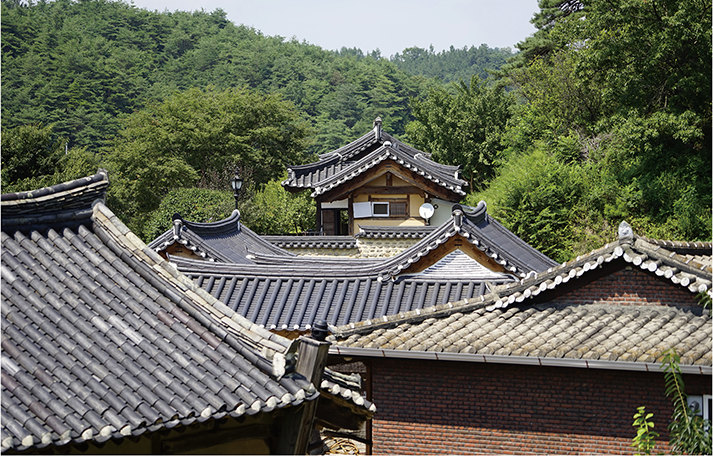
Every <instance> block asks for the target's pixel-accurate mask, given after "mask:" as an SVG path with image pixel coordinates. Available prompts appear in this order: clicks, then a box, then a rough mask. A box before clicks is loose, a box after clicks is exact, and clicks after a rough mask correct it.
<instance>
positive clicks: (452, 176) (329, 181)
mask: <svg viewBox="0 0 713 456" xmlns="http://www.w3.org/2000/svg"><path fill="white" fill-rule="evenodd" d="M384 160H393V161H394V163H395V164H396V166H395V169H400V171H396V172H397V173H400V175H399V177H401V178H403V179H404V180H407V181H409V182H411V183H414V184H416V185H420V186H423V185H424V184H425V185H428V186H430V187H431V189H432V191H434V190H435V191H436V192H437V193H438V194H440V195H441V197H444V198H448V199H449V200H458V199H460V197H462V196H465V191H464V190H463V187H465V186H466V185H467V183H466V182H465V181H464V180H462V179H460V178H458V168H459V167H458V166H451V165H443V164H440V163H437V162H434V161H433V160H431V156H430V154H427V153H425V152H422V151H419V150H417V149H415V148H413V147H411V146H409V145H407V144H405V143H403V142H401V141H399V140H397V139H396V138H394V137H392V136H391V135H388V134H386V133H384V132H383V131H382V130H381V121H380V119H377V120H376V121H375V122H374V129H373V130H372V131H370V132H369V133H367V134H365V135H363V136H362V137H360V138H358V139H357V140H355V141H353V142H351V143H349V144H347V145H346V146H343V147H341V148H339V149H337V150H335V151H332V152H330V153H327V154H322V155H320V157H319V161H318V162H315V163H311V164H307V165H300V166H291V167H289V168H288V178H287V179H286V180H285V181H283V182H282V185H283V186H285V187H286V188H288V189H290V190H293V191H299V190H301V189H305V188H311V189H312V190H313V192H312V196H313V197H321V198H327V199H329V200H334V199H337V198H338V197H339V195H337V194H341V193H344V190H343V191H342V192H340V191H339V190H338V188H344V187H347V186H349V182H351V181H353V180H355V182H354V183H353V184H352V186H354V185H359V182H360V181H359V177H360V176H361V177H362V178H363V176H364V175H365V173H366V175H367V177H368V179H367V181H369V180H371V179H372V178H374V177H377V175H378V173H377V175H374V176H371V175H370V174H369V173H372V174H373V170H374V169H378V165H379V164H380V163H382V162H383V161H384ZM383 172H385V171H383ZM362 183H363V182H362ZM335 195H336V196H335Z"/></svg>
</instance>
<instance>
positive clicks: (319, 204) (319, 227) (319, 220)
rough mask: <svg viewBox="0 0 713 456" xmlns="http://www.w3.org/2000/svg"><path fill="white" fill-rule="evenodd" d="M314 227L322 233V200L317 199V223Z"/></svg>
mask: <svg viewBox="0 0 713 456" xmlns="http://www.w3.org/2000/svg"><path fill="white" fill-rule="evenodd" d="M314 229H315V230H316V231H317V233H322V202H321V201H317V224H316V225H315V227H314Z"/></svg>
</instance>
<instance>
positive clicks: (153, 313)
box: [2, 178, 318, 451]
mask: <svg viewBox="0 0 713 456" xmlns="http://www.w3.org/2000/svg"><path fill="white" fill-rule="evenodd" d="M85 182H90V180H89V181H85ZM104 183H105V179H104V178H98V180H95V181H94V182H93V184H92V183H89V184H87V187H91V186H92V185H94V184H102V185H103V184H104ZM68 187H69V186H64V187H59V188H63V189H64V190H63V191H61V192H55V193H54V195H60V194H62V193H63V192H64V191H66V190H67V189H68ZM80 187H82V185H78V186H72V188H69V190H76V189H79V188H80ZM47 195H49V193H44V194H42V196H41V197H40V198H41V199H43V200H44V199H45V197H46V196H47ZM85 196H86V195H85V194H83V193H79V194H77V193H74V194H71V195H67V194H66V193H65V194H62V198H58V199H55V200H54V203H55V204H60V205H62V206H63V207H68V206H69V207H74V208H75V209H74V210H76V211H79V212H84V211H86V209H87V208H86V206H87V203H90V204H91V206H90V209H89V210H90V211H91V217H90V218H91V222H92V223H89V224H86V225H81V226H79V227H78V228H76V229H61V228H64V227H62V226H58V225H55V228H59V229H51V230H48V231H46V232H38V231H31V232H29V234H25V233H24V232H22V231H20V230H16V229H15V228H14V227H13V228H12V229H11V228H8V226H7V225H6V224H5V220H4V218H3V220H2V222H3V223H2V247H3V255H2V279H3V349H5V348H8V349H9V350H4V351H3V384H5V383H6V382H5V380H7V379H6V378H5V375H6V374H7V376H8V379H9V381H11V382H12V387H11V388H9V389H7V390H3V401H2V411H3V418H6V417H8V418H9V419H8V420H5V419H3V423H2V426H3V439H2V450H3V451H6V450H8V449H11V450H18V451H24V450H26V449H29V448H32V449H35V450H36V449H38V448H43V447H46V446H48V445H51V444H55V445H59V446H62V445H65V444H67V443H69V442H74V443H81V442H86V441H93V442H97V443H102V442H105V441H107V440H110V439H123V438H125V437H127V436H140V435H142V434H144V433H146V432H154V431H157V430H160V429H167V428H171V427H173V426H175V425H177V424H181V423H182V424H184V425H189V424H191V423H193V422H196V421H204V420H206V419H220V418H222V417H224V416H226V415H230V416H232V417H240V416H243V415H245V414H250V415H252V414H255V413H258V412H270V411H271V410H273V409H275V408H284V407H288V406H292V405H298V404H300V403H302V402H304V401H306V400H313V399H316V398H317V397H318V391H317V389H316V388H314V385H312V384H308V383H307V384H305V383H301V380H298V379H296V378H293V377H292V376H290V375H286V374H287V371H288V369H287V368H288V367H289V366H288V365H287V364H288V363H292V362H293V361H292V360H291V358H290V357H289V356H287V355H288V354H289V353H290V352H291V351H293V350H294V349H295V346H294V344H293V342H292V341H290V340H288V339H286V338H284V337H281V336H279V335H277V334H274V333H271V332H269V331H267V330H266V329H265V328H261V327H260V326H259V325H256V324H254V323H253V322H251V321H250V320H249V319H247V318H245V317H243V316H242V315H240V314H238V313H236V312H233V311H232V310H231V309H229V308H227V307H226V306H224V305H223V304H222V303H221V302H219V301H218V300H217V299H216V298H214V297H213V296H212V295H210V294H209V293H207V292H205V291H204V290H203V289H202V288H200V287H199V286H198V285H197V284H196V283H194V282H193V281H191V280H190V279H189V278H188V277H187V276H185V275H184V274H182V273H180V272H179V271H178V270H176V268H175V267H174V266H172V265H171V264H169V263H168V262H166V261H165V260H164V259H162V258H160V257H159V256H158V255H157V254H156V253H155V252H154V251H153V250H151V249H150V248H148V247H147V246H146V244H145V243H143V241H141V240H140V239H139V238H138V237H137V236H135V235H134V234H133V233H132V232H131V231H130V230H129V229H128V228H127V227H126V225H124V224H123V223H122V222H121V221H120V220H119V219H118V217H117V216H116V215H115V214H114V213H113V212H112V211H111V210H110V209H109V208H108V207H107V206H106V205H105V204H104V203H103V202H102V201H99V202H97V201H96V200H92V201H89V200H87V199H86V198H85ZM65 197H66V198H65ZM23 200H24V201H25V202H26V203H31V202H32V201H33V200H34V197H33V196H30V195H29V194H26V195H23ZM16 201H17V200H10V199H7V200H3V201H2V209H3V212H4V211H5V208H6V207H7V206H10V205H12V204H13V203H15V202H16ZM75 203H76V205H75V206H72V205H73V204H75ZM55 209H56V208H53V207H52V205H51V204H48V205H45V206H42V207H41V211H40V212H38V213H37V214H35V215H36V217H43V216H45V215H46V212H54V210H55ZM6 311H7V312H6ZM5 316H8V319H7V320H6V319H5ZM6 323H7V324H6ZM33 328H34V329H33ZM37 328H41V330H38V329H37ZM47 334H50V336H47ZM156 336H158V337H156ZM185 337H189V339H188V340H189V341H190V343H188V344H174V343H171V342H167V341H175V340H177V339H176V338H181V340H185ZM77 340H79V341H80V342H81V343H80V345H81V347H80V349H79V350H77V344H76V341H77ZM72 341H74V342H72ZM82 341H83V342H82ZM159 342H160V343H159ZM208 352H210V353H211V356H212V355H215V356H214V357H212V358H211V359H213V364H211V365H210V366H209V365H206V364H205V362H204V361H205V353H208ZM156 360H159V361H160V362H158V365H162V364H163V368H161V369H162V370H161V371H155V367H156V365H157V361H156ZM6 361H7V363H6ZM164 361H166V362H167V363H169V364H165V363H164ZM145 362H148V363H149V364H148V365H152V366H153V369H149V370H148V371H147V370H146V369H148V367H146V366H148V365H147V364H145ZM186 363H188V364H192V365H193V368H186ZM196 366H197V367H196ZM211 366H212V367H211ZM6 367H7V369H6ZM218 367H219V368H218ZM70 369H71V374H70V373H69V370H70ZM216 369H217V370H224V371H225V372H228V373H229V374H230V376H231V378H240V377H239V376H240V375H244V377H242V378H245V379H247V380H248V381H243V380H240V381H236V382H234V383H233V384H231V385H228V386H227V387H226V388H223V389H222V390H221V392H220V394H218V392H217V389H215V388H213V385H212V384H211V383H210V382H208V383H206V381H207V380H205V379H208V380H209V379H210V378H211V375H213V373H214V372H216ZM226 369H227V370H226ZM129 372H131V375H129V377H131V378H133V379H134V380H132V382H133V384H132V383H131V382H129V383H127V377H126V375H128V373H129ZM137 372H138V373H143V376H142V375H138V376H136V375H135V374H136V373H137ZM162 372H163V374H162ZM165 372H169V375H168V377H166V376H165ZM42 373H44V374H43V375H44V377H43V376H42V375H40V374H42ZM109 374H111V375H109ZM170 374H175V377H174V376H172V375H170ZM45 377H46V378H45ZM73 378H75V380H76V378H79V380H80V381H79V382H75V383H77V384H78V385H79V386H77V385H74V384H72V385H70V384H68V383H67V382H69V381H70V380H72V379H73ZM91 378H96V380H97V381H96V382H94V383H92V382H93V381H92V382H89V383H87V382H86V379H91ZM47 381H49V382H50V383H52V384H53V385H54V386H57V387H58V388H60V389H59V390H56V388H54V387H53V388H52V389H51V390H52V391H49V392H48V390H46V388H45V386H43V384H47ZM137 382H138V383H137ZM127 385H128V390H131V391H133V392H134V393H136V394H134V396H133V399H130V400H129V402H131V403H133V401H134V400H136V401H139V402H142V401H143V402H145V403H146V404H150V405H147V406H146V407H140V408H138V409H135V408H134V407H126V405H127V402H126V401H127V399H126V397H124V395H123V393H122V394H120V392H121V391H123V390H124V391H125V390H127ZM137 385H138V386H142V387H143V388H139V389H138V390H137V389H136V387H137ZM253 385H258V386H255V387H253ZM74 386H77V387H78V388H80V389H81V390H82V391H81V392H82V394H86V395H91V394H98V395H99V396H98V397H99V398H102V397H109V396H107V391H108V392H109V394H110V396H111V397H112V398H114V399H115V400H112V401H108V402H107V401H104V400H96V401H90V402H91V403H87V404H85V405H87V407H85V408H84V411H83V412H82V413H79V414H76V413H75V412H76V410H74V409H75V408H76V407H75V405H72V403H71V401H70V402H69V403H68V402H67V399H68V398H69V397H70V396H71V394H70V395H69V396H67V395H63V394H56V393H57V391H60V392H62V391H69V390H71V389H72V388H73V387H74ZM159 387H163V388H164V389H165V391H166V392H169V390H174V391H178V389H180V390H181V391H188V392H189V393H191V394H190V395H189V396H185V394H182V395H181V396H180V397H178V396H175V395H174V396H171V395H170V394H171V393H170V392H169V395H168V396H166V395H162V396H161V398H158V399H157V397H156V395H155V394H153V393H151V391H154V392H155V391H158V390H156V389H155V388H159ZM68 388H69V389H68ZM176 388H178V389H176ZM142 389H143V392H142ZM6 393H7V394H6ZM132 394H133V393H132ZM82 397H83V396H82ZM6 398H8V399H9V400H8V401H7V402H6V401H5V399H6ZM174 399H175V400H174ZM13 406H15V407H13ZM18 407H19V408H18ZM28 407H29V408H28ZM56 407H60V408H66V410H69V411H70V414H72V417H69V418H71V419H69V420H67V418H68V416H65V415H66V411H65V413H64V414H58V413H59V412H57V413H55V412H56V410H57V408H56ZM77 410H78V409H77ZM87 410H89V411H91V414H90V415H87V413H88V412H87ZM16 412H17V413H16ZM6 413H7V415H6ZM92 414H93V416H94V418H92ZM20 415H22V419H19V418H20ZM107 417H108V418H107ZM28 419H31V420H32V423H30V424H31V425H30V426H27V423H28Z"/></svg>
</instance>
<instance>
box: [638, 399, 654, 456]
mask: <svg viewBox="0 0 713 456" xmlns="http://www.w3.org/2000/svg"><path fill="white" fill-rule="evenodd" d="M653 416H654V414H653V413H646V407H643V406H642V407H638V408H637V409H636V413H635V414H634V425H633V426H634V427H635V428H636V436H635V437H634V438H633V439H632V442H631V446H633V447H634V448H636V450H637V452H636V453H635V454H637V455H640V454H651V451H652V450H653V449H654V447H655V446H656V438H657V437H658V436H659V434H658V432H656V431H654V430H653V428H654V423H653V421H649V420H650V419H651V418H652V417H653Z"/></svg>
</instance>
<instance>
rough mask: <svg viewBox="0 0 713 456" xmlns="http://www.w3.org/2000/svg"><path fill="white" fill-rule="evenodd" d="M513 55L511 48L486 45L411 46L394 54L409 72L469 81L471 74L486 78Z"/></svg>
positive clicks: (400, 64) (401, 66)
mask: <svg viewBox="0 0 713 456" xmlns="http://www.w3.org/2000/svg"><path fill="white" fill-rule="evenodd" d="M512 56H513V52H512V50H510V48H495V49H492V48H489V47H488V46H487V45H485V44H481V45H480V46H479V47H475V46H470V47H464V48H462V49H456V48H455V47H453V46H451V47H450V49H448V50H445V51H441V52H435V51H434V50H433V46H431V47H430V49H423V48H419V47H411V48H407V49H404V50H403V52H401V53H397V54H396V55H394V56H393V57H391V59H390V60H391V61H392V62H393V63H395V64H396V66H397V67H399V68H400V69H402V70H403V71H405V72H406V73H408V74H413V75H419V76H424V77H426V78H438V79H439V80H441V81H443V82H459V81H461V80H462V81H470V78H471V76H478V77H480V78H481V79H486V78H488V77H489V76H490V72H491V71H497V70H499V69H500V68H501V67H502V66H503V65H505V64H506V63H507V61H508V59H509V58H511V57H512Z"/></svg>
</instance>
